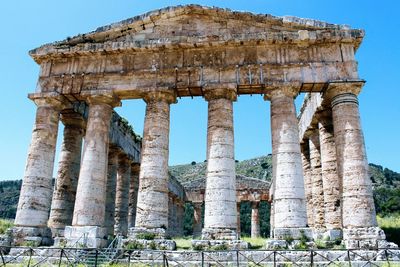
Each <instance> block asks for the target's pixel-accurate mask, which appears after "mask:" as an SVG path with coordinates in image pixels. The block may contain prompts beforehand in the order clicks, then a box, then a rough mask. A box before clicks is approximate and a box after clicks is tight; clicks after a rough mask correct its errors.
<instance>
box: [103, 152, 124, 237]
mask: <svg viewBox="0 0 400 267" xmlns="http://www.w3.org/2000/svg"><path fill="white" fill-rule="evenodd" d="M120 153H121V150H120V149H119V148H117V147H115V146H110V147H109V151H108V168H107V189H106V211H105V222H104V227H106V228H107V235H108V236H114V224H115V191H116V187H117V168H118V155H119V154H120Z"/></svg>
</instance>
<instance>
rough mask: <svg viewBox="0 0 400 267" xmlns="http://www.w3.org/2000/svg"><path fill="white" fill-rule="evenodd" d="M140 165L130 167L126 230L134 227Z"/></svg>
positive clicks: (134, 164) (135, 164)
mask: <svg viewBox="0 0 400 267" xmlns="http://www.w3.org/2000/svg"><path fill="white" fill-rule="evenodd" d="M139 172H140V164H139V163H133V164H132V165H131V182H130V183H129V211H128V229H129V228H132V227H135V220H136V205H137V196H138V189H139Z"/></svg>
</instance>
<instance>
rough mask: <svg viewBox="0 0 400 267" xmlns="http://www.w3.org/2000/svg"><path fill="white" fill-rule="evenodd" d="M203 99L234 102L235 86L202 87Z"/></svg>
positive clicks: (235, 95) (216, 85)
mask: <svg viewBox="0 0 400 267" xmlns="http://www.w3.org/2000/svg"><path fill="white" fill-rule="evenodd" d="M204 98H205V99H206V100H207V101H210V100H213V99H220V98H224V99H229V100H231V101H236V99H237V89H236V85H235V84H209V85H206V86H205V87H204Z"/></svg>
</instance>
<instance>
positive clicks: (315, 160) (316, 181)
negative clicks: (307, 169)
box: [309, 131, 325, 230]
mask: <svg viewBox="0 0 400 267" xmlns="http://www.w3.org/2000/svg"><path fill="white" fill-rule="evenodd" d="M309 138H310V143H309V144H310V166H311V176H312V179H311V182H312V189H311V191H312V199H313V202H312V203H313V208H314V211H313V215H314V219H313V222H314V224H313V228H314V229H316V230H318V229H323V228H325V223H324V219H325V208H324V190H323V185H322V174H321V153H320V145H319V132H318V131H314V132H313V133H312V134H311V135H310V137H309Z"/></svg>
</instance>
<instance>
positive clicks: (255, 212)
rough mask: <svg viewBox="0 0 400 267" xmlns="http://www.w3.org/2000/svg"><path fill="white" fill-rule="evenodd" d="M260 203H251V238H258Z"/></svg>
mask: <svg viewBox="0 0 400 267" xmlns="http://www.w3.org/2000/svg"><path fill="white" fill-rule="evenodd" d="M259 207H260V202H255V201H254V202H252V203H251V238H258V237H260V216H259Z"/></svg>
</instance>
